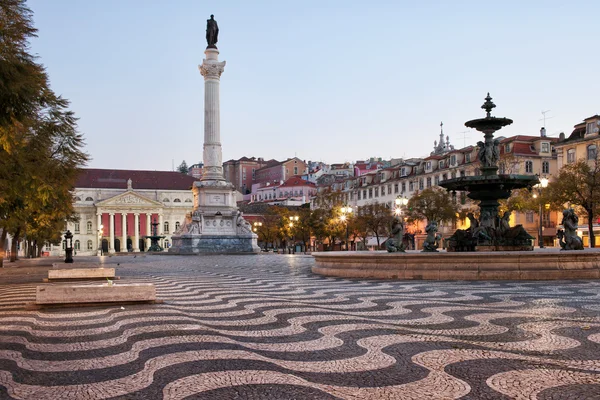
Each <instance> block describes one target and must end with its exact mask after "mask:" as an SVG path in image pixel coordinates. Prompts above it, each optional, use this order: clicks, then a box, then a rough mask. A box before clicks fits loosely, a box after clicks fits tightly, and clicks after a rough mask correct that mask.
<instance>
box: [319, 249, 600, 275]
mask: <svg viewBox="0 0 600 400" xmlns="http://www.w3.org/2000/svg"><path fill="white" fill-rule="evenodd" d="M312 255H313V257H314V258H315V262H316V263H315V266H314V267H313V268H312V272H313V273H316V274H319V275H326V276H336V277H342V278H375V279H407V280H556V279H598V278H600V249H585V250H583V251H581V250H580V251H561V250H559V249H554V248H553V249H536V250H534V251H490V252H482V251H478V252H460V253H446V252H444V251H443V252H440V253H422V252H419V251H409V252H406V253H388V252H385V251H375V252H373V251H365V252H346V251H331V252H318V253H312Z"/></svg>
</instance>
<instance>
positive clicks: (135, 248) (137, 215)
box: [133, 213, 140, 253]
mask: <svg viewBox="0 0 600 400" xmlns="http://www.w3.org/2000/svg"><path fill="white" fill-rule="evenodd" d="M134 215H135V218H134V222H133V226H134V228H133V229H134V232H135V241H134V242H133V251H135V252H136V253H139V252H140V213H135V214H134Z"/></svg>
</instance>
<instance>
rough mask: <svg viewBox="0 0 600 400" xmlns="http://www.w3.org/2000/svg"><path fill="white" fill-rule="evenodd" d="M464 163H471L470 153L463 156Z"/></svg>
mask: <svg viewBox="0 0 600 400" xmlns="http://www.w3.org/2000/svg"><path fill="white" fill-rule="evenodd" d="M465 162H471V153H467V154H466V155H465Z"/></svg>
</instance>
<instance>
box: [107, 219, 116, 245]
mask: <svg viewBox="0 0 600 400" xmlns="http://www.w3.org/2000/svg"><path fill="white" fill-rule="evenodd" d="M108 220H109V221H110V227H109V228H110V242H109V243H108V252H109V253H111V254H113V253H114V252H115V213H109V214H108Z"/></svg>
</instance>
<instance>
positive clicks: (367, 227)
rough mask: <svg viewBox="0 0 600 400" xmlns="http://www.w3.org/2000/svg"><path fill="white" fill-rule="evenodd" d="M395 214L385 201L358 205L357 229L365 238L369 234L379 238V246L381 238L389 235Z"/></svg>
mask: <svg viewBox="0 0 600 400" xmlns="http://www.w3.org/2000/svg"><path fill="white" fill-rule="evenodd" d="M393 219H394V216H393V214H392V211H391V210H390V209H389V208H387V207H386V205H385V204H383V203H371V204H367V205H364V206H362V207H358V210H357V212H356V222H355V227H356V231H357V232H360V233H359V235H360V236H361V237H363V240H365V239H366V237H367V236H370V235H373V236H375V238H376V239H377V247H379V246H380V244H381V239H382V238H386V237H388V236H389V233H390V227H391V225H392V220H393Z"/></svg>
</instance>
